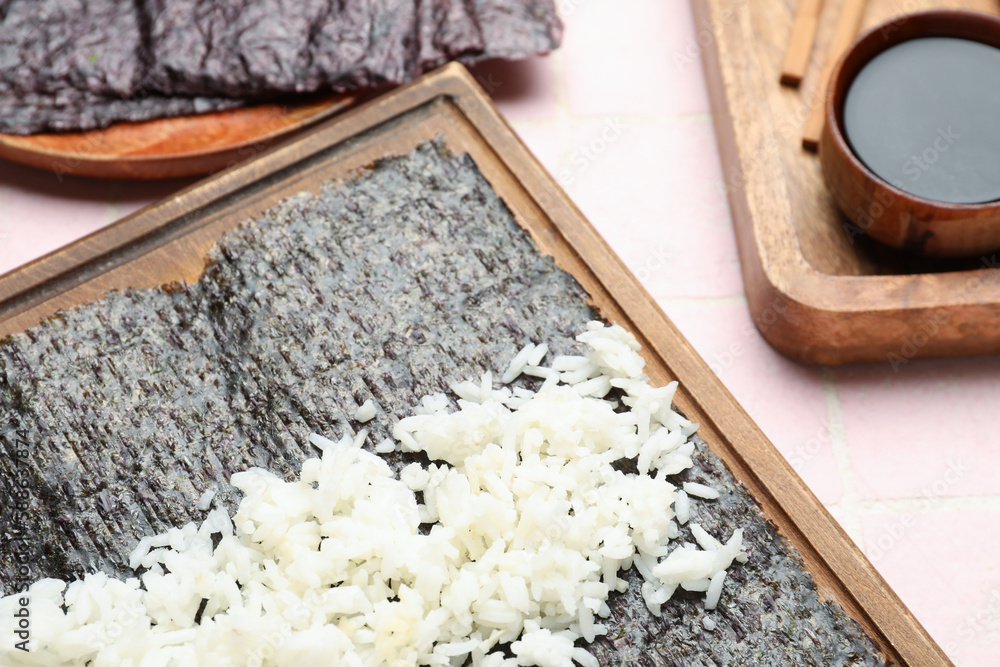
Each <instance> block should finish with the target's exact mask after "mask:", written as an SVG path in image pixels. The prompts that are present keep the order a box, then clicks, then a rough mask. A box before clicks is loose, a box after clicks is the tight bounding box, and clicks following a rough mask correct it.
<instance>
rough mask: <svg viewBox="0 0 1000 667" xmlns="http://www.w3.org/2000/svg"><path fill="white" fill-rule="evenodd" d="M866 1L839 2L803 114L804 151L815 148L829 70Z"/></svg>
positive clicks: (853, 30)
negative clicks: (829, 41) (830, 39)
mask: <svg viewBox="0 0 1000 667" xmlns="http://www.w3.org/2000/svg"><path fill="white" fill-rule="evenodd" d="M866 4H867V0H844V1H843V2H842V3H841V8H840V16H839V17H838V19H837V29H836V32H834V34H833V43H832V44H831V45H830V48H829V49H828V50H827V52H826V59H825V60H824V61H823V69H822V70H821V72H820V75H819V82H818V83H817V84H816V93H815V99H814V100H813V105H812V107H811V108H810V109H809V117H808V118H806V126H805V129H804V130H803V132H802V147H803V148H805V149H806V150H808V151H815V150H816V149H817V148H819V137H820V133H821V132H822V131H823V121H824V115H823V109H824V105H823V104H822V101H824V100H825V99H826V97H827V89H828V86H829V82H830V74H831V73H832V72H833V68H834V66H835V65H836V63H837V60H838V59H839V58H840V56H842V55H843V53H844V51H846V50H847V48H848V47H849V46H850V45H851V42H853V41H854V38H855V37H857V36H858V28H860V27H861V17H862V16H864V13H865V5H866Z"/></svg>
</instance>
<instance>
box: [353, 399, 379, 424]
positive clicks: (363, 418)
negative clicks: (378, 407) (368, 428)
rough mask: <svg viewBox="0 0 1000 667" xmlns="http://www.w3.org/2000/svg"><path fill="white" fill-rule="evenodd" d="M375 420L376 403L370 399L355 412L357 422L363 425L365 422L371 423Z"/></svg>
mask: <svg viewBox="0 0 1000 667" xmlns="http://www.w3.org/2000/svg"><path fill="white" fill-rule="evenodd" d="M374 418H375V402H374V401H373V400H372V399H370V398H369V399H368V400H367V401H365V402H364V403H362V404H361V407H359V408H358V409H357V410H356V411H355V412H354V419H355V421H359V422H361V423H362V424H364V423H365V422H370V421H371V420H372V419H374Z"/></svg>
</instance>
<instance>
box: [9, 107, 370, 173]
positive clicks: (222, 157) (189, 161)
mask: <svg viewBox="0 0 1000 667" xmlns="http://www.w3.org/2000/svg"><path fill="white" fill-rule="evenodd" d="M355 97H356V96H351V95H320V96H309V97H307V98H305V99H301V100H298V101H294V102H287V103H283V104H279V103H274V104H257V105H254V106H249V107H244V108H241V109H232V110H230V111H216V112H213V113H205V114H199V115H196V116H178V117H175V118H160V119H157V120H150V121H144V122H141V123H117V124H115V125H112V126H111V127H109V128H107V129H104V130H92V131H89V132H61V133H52V134H33V135H29V136H18V135H14V134H0V158H3V159H6V160H12V161H14V162H20V163H21V164H26V165H30V166H32V167H38V168H39V169H45V170H47V171H53V172H56V173H57V174H75V175H77V176H93V177H97V178H126V179H147V180H152V179H161V178H179V177H182V176H200V175H203V174H209V173H212V172H215V171H219V170H220V169H224V168H226V167H231V166H232V165H234V164H236V163H237V162H242V161H243V160H247V159H249V158H252V157H254V156H255V155H257V154H258V153H260V152H261V151H263V150H264V149H265V148H267V147H268V146H270V145H271V143H273V142H274V141H275V140H276V139H279V138H281V137H287V136H289V135H291V134H293V133H295V132H297V131H300V130H302V129H304V128H307V127H309V126H311V125H315V124H316V123H318V122H319V121H321V120H323V119H325V118H329V117H330V116H332V115H333V114H335V113H337V112H338V111H342V110H343V109H345V108H347V107H348V106H350V105H351V104H352V103H353V102H354V101H355Z"/></svg>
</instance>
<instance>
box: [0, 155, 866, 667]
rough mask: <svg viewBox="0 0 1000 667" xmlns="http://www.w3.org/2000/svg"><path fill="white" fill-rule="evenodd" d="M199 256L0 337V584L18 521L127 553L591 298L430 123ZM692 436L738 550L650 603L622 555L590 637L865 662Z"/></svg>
mask: <svg viewBox="0 0 1000 667" xmlns="http://www.w3.org/2000/svg"><path fill="white" fill-rule="evenodd" d="M213 259H214V261H213V262H212V263H211V264H210V265H209V267H208V268H207V270H206V273H205V275H204V276H203V277H202V279H201V280H200V281H199V282H198V283H196V284H194V285H190V286H180V287H175V288H173V289H169V290H165V289H156V290H142V291H132V292H126V293H114V294H111V295H109V296H108V297H107V298H105V299H104V300H103V301H101V302H99V303H95V304H92V305H87V306H82V307H78V308H74V309H72V310H69V311H66V312H63V313H61V314H59V315H57V316H56V317H54V318H52V319H50V320H48V321H46V322H45V323H43V324H41V325H39V326H37V327H34V328H33V329H31V330H29V331H27V332H25V333H23V334H18V335H15V336H12V337H9V338H7V339H5V340H4V341H2V342H0V446H2V452H0V454H2V456H0V480H2V482H3V486H4V490H5V492H7V494H8V495H7V496H6V497H12V496H11V495H10V494H11V493H12V487H13V485H14V484H15V483H19V482H20V480H27V492H28V494H27V495H28V498H27V499H26V500H25V502H26V503H27V505H28V511H27V512H26V514H27V521H26V525H23V526H22V525H19V521H18V517H17V516H14V515H13V514H12V513H11V512H12V510H13V505H6V506H5V507H4V511H5V514H4V516H3V517H2V526H3V527H4V535H3V538H4V539H3V543H2V546H0V549H2V550H3V551H2V552H0V572H2V574H3V576H2V581H3V582H4V585H5V587H6V588H5V592H9V590H10V588H9V585H10V584H9V582H12V581H14V579H15V569H14V568H15V558H14V552H13V549H14V548H15V547H14V546H13V545H15V544H18V545H21V546H18V547H16V548H22V546H23V547H24V548H26V549H27V550H29V551H30V554H31V558H30V568H31V578H32V579H34V578H38V577H41V576H59V577H64V578H67V577H68V578H72V577H76V576H78V575H80V574H81V573H83V572H84V571H88V570H92V569H101V570H104V571H106V572H108V573H109V574H112V575H114V576H119V577H120V576H127V575H129V574H131V573H130V571H129V570H128V567H127V565H126V557H127V554H128V553H129V552H130V551H131V550H132V549H133V548H134V546H135V544H136V542H137V541H138V539H139V537H140V536H142V535H147V534H150V533H152V532H154V531H162V530H164V529H166V528H168V527H170V526H176V525H180V524H183V523H185V522H187V521H190V520H199V519H201V518H202V517H203V516H204V515H205V512H202V511H199V510H198V509H197V508H196V502H197V500H198V498H199V496H200V495H201V494H202V492H204V491H205V490H207V489H218V491H219V494H218V496H216V501H215V502H216V503H222V504H224V505H225V506H227V507H228V508H229V509H230V510H233V509H234V508H235V506H236V505H237V503H238V496H237V495H236V493H235V492H234V490H233V489H232V487H231V486H230V485H229V483H228V480H229V477H230V475H231V474H232V473H233V472H235V471H238V470H242V469H245V468H247V467H249V466H264V467H267V468H270V469H271V470H274V471H276V472H279V473H281V474H284V475H285V476H286V477H292V476H294V475H296V474H297V472H298V470H299V468H300V465H301V462H302V460H303V459H304V458H306V457H309V456H314V455H316V453H317V452H315V451H313V450H311V448H310V446H309V445H308V444H307V440H306V436H307V434H308V433H309V432H310V431H317V432H320V433H323V434H326V435H328V436H331V437H333V436H338V435H340V434H342V433H343V432H345V431H347V430H354V429H357V428H358V424H356V423H353V422H352V421H351V417H350V416H351V415H352V414H353V412H354V410H355V409H356V407H357V406H358V405H360V404H361V403H362V402H363V401H365V400H366V399H368V398H373V399H374V400H375V402H376V403H377V404H378V405H379V406H380V408H379V414H378V415H377V417H376V418H375V420H374V421H373V422H371V423H370V424H369V426H371V427H372V431H373V437H372V438H370V442H377V441H378V440H380V439H381V438H382V437H384V436H386V435H387V434H388V433H389V431H390V430H391V425H392V423H393V422H394V420H396V419H397V418H399V417H401V416H405V415H406V414H408V413H410V411H411V408H412V406H414V405H415V403H416V401H417V400H418V399H419V397H420V396H422V395H424V394H426V393H429V392H437V391H442V390H446V389H447V387H448V386H449V385H450V384H451V383H452V382H454V381H457V380H460V379H465V378H471V377H478V375H479V374H481V373H482V372H483V371H484V370H487V369H493V370H496V369H502V368H503V367H504V366H505V364H506V362H507V361H509V359H510V358H511V356H512V355H513V354H514V353H515V352H516V351H517V350H518V349H519V348H520V347H521V346H522V344H523V343H524V342H525V341H526V340H529V339H530V340H532V341H534V342H542V341H545V342H548V343H549V344H550V346H551V347H552V349H553V352H554V353H556V354H558V353H565V352H569V351H571V350H575V349H578V346H577V343H576V342H575V341H574V340H573V336H574V335H575V333H576V332H578V331H579V330H581V328H582V327H583V325H584V323H585V322H587V321H588V320H590V319H593V318H594V317H595V313H594V312H593V311H592V310H591V309H590V308H589V307H588V306H587V305H586V301H585V296H586V295H585V294H584V293H583V291H582V289H581V288H580V286H579V285H578V284H577V283H576V282H575V281H574V280H573V278H572V277H570V276H569V275H567V274H566V273H564V272H562V271H561V270H559V269H558V268H556V267H555V266H554V265H553V263H552V261H551V260H550V259H549V258H547V257H544V256H542V255H541V254H540V253H539V252H538V250H537V248H536V247H535V246H534V244H533V243H532V242H531V241H530V239H529V238H528V237H527V235H526V234H525V233H524V232H523V231H522V230H521V229H520V228H519V227H518V226H517V224H516V223H515V222H514V220H513V218H512V217H511V215H510V213H509V212H508V211H507V209H506V208H505V206H504V205H503V203H502V202H501V201H500V200H499V199H498V198H497V197H496V195H495V194H494V193H493V191H492V190H491V189H490V187H489V185H488V184H487V183H486V182H485V181H484V180H483V178H482V176H481V175H480V174H479V172H478V171H477V170H476V168H475V166H474V165H473V164H472V162H471V160H470V159H469V158H468V157H466V156H453V155H450V154H448V153H447V152H445V150H444V149H443V148H442V147H440V146H439V145H438V144H436V143H431V144H425V145H424V146H422V147H420V148H419V149H418V150H416V151H415V152H414V153H412V154H411V155H409V156H407V157H404V158H397V159H393V160H388V161H385V162H382V163H380V164H379V165H377V166H376V167H374V168H373V169H371V170H369V171H366V172H364V173H363V174H362V175H360V176H359V177H358V178H356V179H354V180H351V181H347V182H344V183H336V184H330V185H328V186H327V187H326V188H325V189H324V191H323V192H322V194H321V195H319V196H311V195H299V196H298V197H295V198H293V199H291V200H288V201H287V202H285V203H283V204H281V205H279V206H277V207H276V208H274V209H272V210H271V211H269V212H268V213H266V214H265V215H264V216H263V217H262V219H261V220H259V221H257V222H255V223H252V224H250V225H248V226H246V227H244V228H242V229H240V230H238V231H235V232H233V233H230V234H228V235H227V236H226V237H224V239H223V240H222V242H221V243H220V245H219V246H218V247H217V248H216V250H215V251H213ZM19 443H20V444H19ZM18 450H22V453H24V452H23V450H27V451H26V455H25V456H19V455H18ZM696 459H697V460H696V466H695V468H694V469H692V470H689V471H687V472H686V473H685V474H683V475H680V476H678V482H679V481H682V480H696V481H701V482H705V483H708V484H711V485H712V486H714V487H716V488H718V489H720V490H721V491H722V492H723V493H722V497H721V498H720V499H719V500H717V501H695V504H694V507H693V515H694V517H696V520H698V521H699V522H700V523H701V524H702V525H703V526H704V527H705V528H706V529H708V530H709V531H710V532H712V533H713V534H715V535H717V536H718V537H722V538H728V536H729V535H730V534H731V533H732V531H733V530H734V529H735V528H737V527H740V526H743V527H745V529H746V536H745V538H744V542H745V544H746V545H747V546H748V551H749V554H750V560H749V562H747V563H746V564H744V565H734V566H733V567H732V568H731V569H730V574H729V577H728V578H727V580H726V583H725V592H724V594H723V598H722V602H721V604H720V606H719V608H718V609H717V610H715V611H713V612H706V611H705V610H704V602H703V596H702V595H701V594H686V593H682V594H679V595H678V596H676V597H675V598H674V599H673V600H672V601H671V602H670V603H668V604H667V605H665V606H664V614H663V617H662V618H659V619H657V618H653V617H652V616H651V615H650V614H649V612H648V611H647V610H646V608H645V605H644V604H643V602H642V600H641V596H640V595H639V591H638V588H639V587H638V584H637V583H636V575H635V573H634V572H632V573H630V574H629V578H630V579H631V580H632V582H633V585H632V586H631V587H630V590H629V592H627V593H625V594H621V595H619V594H615V595H613V597H612V600H611V601H610V606H611V608H612V610H613V612H614V616H613V618H612V619H609V627H610V632H609V634H608V635H607V636H606V637H603V638H600V639H599V640H598V641H597V642H596V643H595V644H593V645H592V646H591V650H593V651H594V652H595V654H596V655H597V656H598V658H599V659H600V661H601V663H602V664H606V665H621V664H635V665H677V666H680V665H684V666H686V667H687V666H692V665H806V664H809V665H858V664H863V665H878V664H884V662H883V661H882V658H881V657H880V655H879V654H878V653H877V651H876V649H875V648H874V647H873V645H872V643H871V641H870V640H869V639H868V638H867V637H866V636H865V635H864V634H863V633H862V631H861V630H860V628H859V627H858V626H857V625H856V624H855V623H854V622H853V621H851V620H850V619H848V618H847V617H846V616H845V615H844V613H843V612H842V610H840V608H839V607H837V606H835V605H833V604H829V603H820V602H819V601H818V599H817V595H816V590H815V586H814V584H813V582H812V579H811V577H810V576H809V575H808V574H807V573H806V572H805V571H804V570H803V568H802V564H801V561H800V560H799V558H798V557H797V556H796V555H795V554H794V553H792V552H791V551H790V549H789V547H788V546H787V545H786V544H785V543H784V541H783V540H782V539H781V538H780V537H779V536H778V535H777V534H776V532H775V530H774V528H773V527H772V526H771V525H770V524H769V523H768V522H766V521H765V520H764V519H763V518H762V517H761V515H760V512H759V510H758V508H757V505H756V504H755V502H754V501H753V500H752V499H751V498H750V496H749V495H748V494H747V492H746V491H745V490H744V489H743V488H742V487H741V486H740V485H739V484H737V483H735V482H734V480H733V479H732V477H731V476H730V474H729V473H728V472H727V471H726V470H725V468H724V466H723V465H722V464H721V462H720V461H719V460H718V459H717V458H716V457H715V456H714V455H713V454H711V453H710V452H709V451H708V450H707V448H706V447H705V445H704V443H701V442H699V452H698V454H697V457H696ZM390 460H391V462H392V463H393V465H395V466H397V468H398V466H399V465H400V464H401V463H403V462H404V460H403V458H402V457H401V456H399V455H394V456H393V457H390ZM684 530H685V531H686V529H684ZM19 531H21V532H19ZM19 537H24V538H25V539H24V541H23V542H17V540H15V539H13V538H19ZM686 537H687V538H688V539H690V535H686ZM706 615H707V616H709V617H711V618H713V619H714V620H715V622H716V623H717V626H718V627H717V628H716V629H715V631H714V632H707V631H705V630H704V628H703V626H702V623H701V621H702V618H703V617H705V616H706Z"/></svg>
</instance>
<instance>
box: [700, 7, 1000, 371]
mask: <svg viewBox="0 0 1000 667" xmlns="http://www.w3.org/2000/svg"><path fill="white" fill-rule="evenodd" d="M841 1H842V0H827V2H825V3H824V6H823V12H822V14H821V19H820V25H821V26H832V25H833V24H834V23H835V22H836V18H837V17H838V16H839V12H840V6H841ZM692 4H693V7H694V11H695V15H696V24H697V25H710V26H714V32H713V37H714V39H713V41H712V43H711V44H709V45H708V46H706V47H705V48H704V49H703V50H702V60H703V64H704V66H705V74H706V78H707V81H708V88H709V94H710V96H711V98H712V106H713V110H714V112H715V113H714V120H715V128H716V133H717V135H718V138H719V150H720V153H721V156H722V166H723V171H724V178H725V185H726V190H727V194H728V197H729V204H730V208H731V211H732V217H733V224H734V227H735V229H736V238H737V243H738V245H739V250H740V260H741V265H742V270H743V280H744V285H745V288H746V293H747V300H748V303H749V306H750V311H751V315H752V316H753V319H754V321H755V322H756V324H757V327H758V329H759V330H760V331H761V334H762V335H763V336H764V338H765V339H767V340H768V342H769V343H771V345H773V346H774V347H775V348H776V349H778V350H779V351H780V352H782V353H784V354H786V355H788V356H789V357H792V358H793V359H797V360H799V361H803V362H806V363H822V364H842V363H848V362H856V361H879V362H883V363H890V364H893V366H894V367H896V368H898V367H899V365H901V364H905V363H906V362H907V361H909V360H910V359H914V358H917V357H934V356H961V355H975V354H995V353H998V352H1000V272H998V271H996V270H995V268H996V267H998V266H1000V254H998V255H993V254H992V253H991V254H990V255H988V256H980V257H974V258H971V259H968V260H962V261H950V262H942V261H936V262H935V261H931V260H919V259H915V258H913V257H911V256H908V255H905V254H902V253H897V252H894V251H891V250H890V249H887V248H884V247H882V246H881V245H880V244H878V243H875V242H874V241H873V240H872V239H871V238H869V237H868V236H867V235H864V234H861V235H858V234H856V233H854V231H853V230H852V229H851V226H850V225H849V224H847V223H849V222H850V221H849V220H847V218H845V217H843V216H842V214H841V213H840V211H839V210H838V208H837V205H836V203H834V201H833V199H832V196H831V195H830V193H829V192H828V191H827V189H826V186H825V184H824V182H823V176H822V173H821V170H820V161H819V160H817V159H816V158H815V157H814V156H812V155H810V154H808V153H806V152H804V151H803V150H802V148H801V146H800V141H799V140H800V138H801V135H800V131H801V128H802V122H803V121H804V120H805V118H806V116H808V114H809V111H810V108H811V104H810V100H812V99H814V97H813V94H812V91H814V90H815V88H816V86H817V82H818V79H819V75H820V70H821V64H820V63H818V62H815V61H814V62H813V63H811V65H810V68H809V70H808V71H807V73H806V77H805V79H804V81H803V90H802V91H801V92H800V91H795V90H790V89H787V88H782V87H781V86H776V85H774V79H775V77H776V76H777V74H778V72H779V70H780V66H781V60H782V56H783V50H784V44H785V40H786V37H787V33H788V30H789V28H790V26H791V22H792V15H793V12H794V3H793V2H792V0H782V1H777V2H753V1H749V2H748V1H747V0H692ZM941 6H950V7H964V8H971V9H978V10H982V11H990V12H992V13H997V12H998V11H1000V5H998V3H997V2H996V0H965V1H964V2H950V3H942V2H935V1H933V0H914V1H913V2H910V3H907V5H906V8H907V9H912V10H919V9H933V8H937V7H941ZM898 11H899V5H898V3H896V2H893V1H892V0H869V2H868V6H867V9H866V11H865V14H864V17H863V18H862V28H863V29H868V28H870V27H872V26H874V25H877V24H879V23H882V22H883V21H886V20H888V19H890V18H894V17H898ZM832 32H833V31H832V30H830V29H823V28H822V27H821V29H820V30H819V32H818V33H817V35H816V49H817V50H818V51H819V52H825V51H827V50H828V49H829V47H830V43H831V40H832V38H833V35H832Z"/></svg>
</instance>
